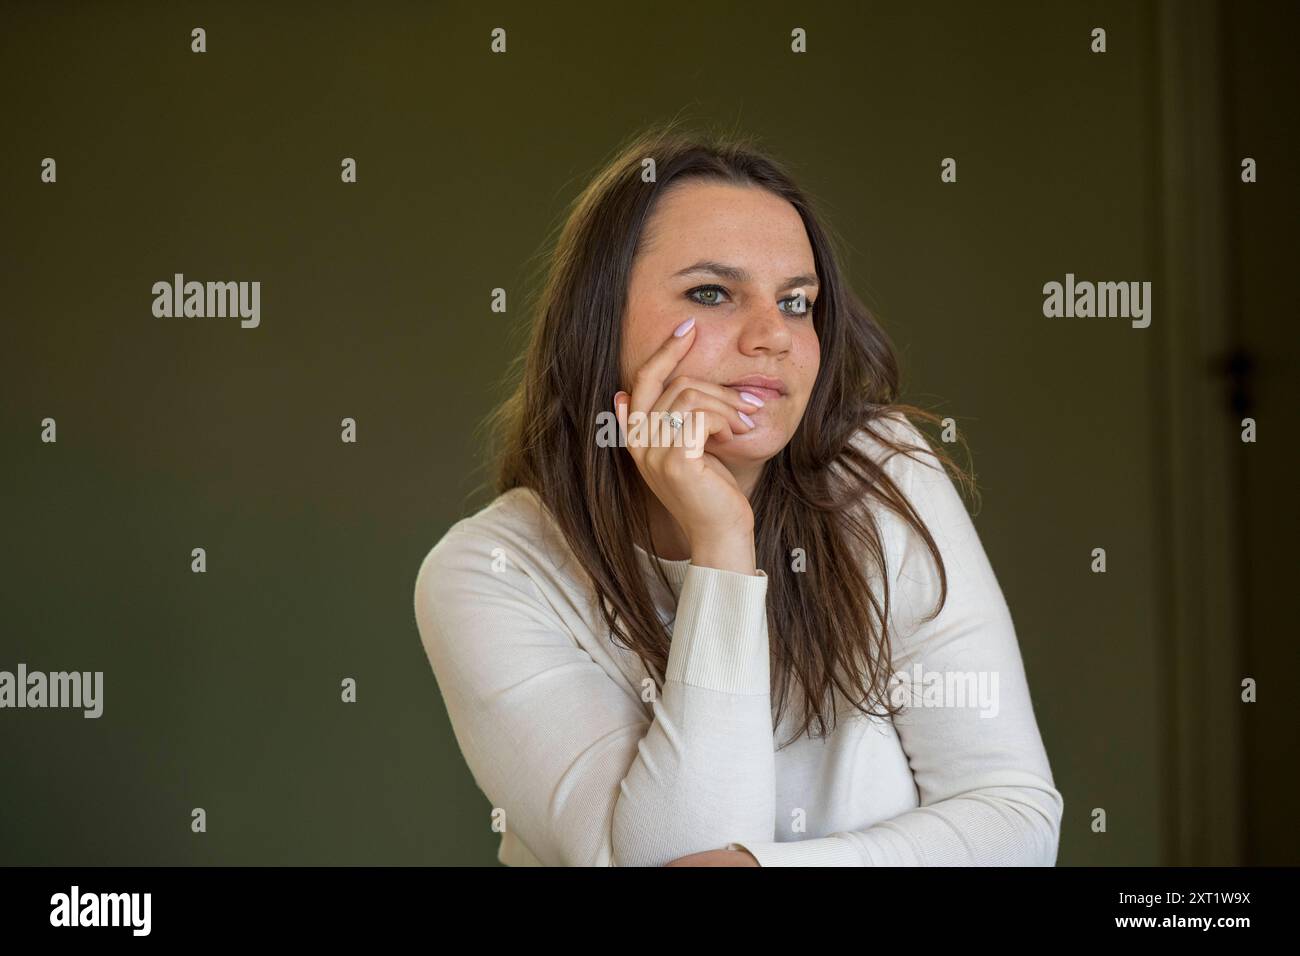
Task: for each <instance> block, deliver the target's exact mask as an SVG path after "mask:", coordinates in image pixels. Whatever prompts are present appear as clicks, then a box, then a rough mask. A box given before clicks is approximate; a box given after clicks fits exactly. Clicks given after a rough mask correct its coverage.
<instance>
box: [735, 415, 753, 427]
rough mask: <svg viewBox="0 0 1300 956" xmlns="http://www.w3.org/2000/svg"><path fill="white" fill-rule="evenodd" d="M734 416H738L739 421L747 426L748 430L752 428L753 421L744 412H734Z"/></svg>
mask: <svg viewBox="0 0 1300 956" xmlns="http://www.w3.org/2000/svg"><path fill="white" fill-rule="evenodd" d="M736 414H737V415H739V416H740V420H741V421H742V422H744V423H745V424H746V425H748V426H749V427H750V428H753V427H754V419H752V418H750V417H749V416H748V415H746V414H745V413H744V412H736Z"/></svg>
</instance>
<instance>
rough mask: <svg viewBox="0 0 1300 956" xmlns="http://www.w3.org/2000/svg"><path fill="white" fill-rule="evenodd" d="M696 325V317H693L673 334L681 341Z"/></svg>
mask: <svg viewBox="0 0 1300 956" xmlns="http://www.w3.org/2000/svg"><path fill="white" fill-rule="evenodd" d="M694 324H695V316H691V317H690V318H689V319H687V320H686V321H685V322H683V323H682V324H681V325H679V326H677V328H676V330H675V331H674V332H673V336H674V337H676V338H679V339H680V338H681V337H682V336H683V335H685V334H686V333H687V332H689V331H690V330H691V326H692V325H694Z"/></svg>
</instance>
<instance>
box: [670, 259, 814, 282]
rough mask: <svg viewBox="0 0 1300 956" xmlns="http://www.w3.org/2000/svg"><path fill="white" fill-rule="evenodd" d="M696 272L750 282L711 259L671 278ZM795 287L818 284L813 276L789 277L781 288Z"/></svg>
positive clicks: (736, 270) (739, 271)
mask: <svg viewBox="0 0 1300 956" xmlns="http://www.w3.org/2000/svg"><path fill="white" fill-rule="evenodd" d="M697 272H708V273H711V274H712V275H715V276H719V277H720V278H723V279H729V280H731V281H732V282H741V283H745V282H749V281H750V275H749V273H748V272H746V271H745V270H744V269H742V268H740V267H739V266H729V265H727V264H726V263H723V262H714V261H713V260H711V259H701V260H700V261H699V262H697V263H695V264H694V265H690V266H687V267H686V268H685V269H681V270H679V271H678V272H676V273H674V274H673V278H674V279H676V278H678V277H680V276H686V275H691V274H693V273H697ZM797 285H808V286H819V285H820V283H819V282H818V281H817V277H816V276H815V275H800V276H791V277H790V278H788V279H786V280H785V284H784V285H782V286H781V288H782V289H789V288H791V287H793V286H797Z"/></svg>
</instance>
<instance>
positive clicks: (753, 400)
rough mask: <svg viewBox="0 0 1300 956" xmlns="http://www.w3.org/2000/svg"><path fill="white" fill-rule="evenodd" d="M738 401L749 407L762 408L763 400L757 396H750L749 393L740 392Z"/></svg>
mask: <svg viewBox="0 0 1300 956" xmlns="http://www.w3.org/2000/svg"><path fill="white" fill-rule="evenodd" d="M740 400H741V401H742V402H747V403H749V404H750V405H757V406H758V407H759V408H762V407H763V400H762V399H761V398H759V397H758V396H757V395H750V394H749V392H741V393H740Z"/></svg>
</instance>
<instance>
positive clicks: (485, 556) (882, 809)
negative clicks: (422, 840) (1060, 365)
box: [415, 425, 1064, 866]
mask: <svg viewBox="0 0 1300 956" xmlns="http://www.w3.org/2000/svg"><path fill="white" fill-rule="evenodd" d="M891 427H892V428H894V429H898V428H899V427H900V426H898V425H892V426H891ZM906 428H907V431H906V433H903V432H900V431H897V430H896V431H895V432H894V433H895V434H905V435H906V436H907V437H910V439H911V440H912V441H913V442H917V443H921V442H922V441H923V439H922V438H921V436H920V433H919V432H917V431H916V430H915V429H913V428H912V427H911V426H910V425H909V426H906ZM859 441H863V442H865V443H866V444H865V445H863V446H861V447H866V448H868V449H869V450H872V451H873V454H875V455H876V458H877V460H879V459H880V457H882V456H881V455H880V446H879V445H878V444H876V443H875V442H874V441H873V440H871V439H870V438H868V437H867V433H866V432H862V433H860V435H859ZM927 458H928V461H929V462H930V464H929V465H927V466H922V465H919V464H917V463H916V462H914V461H912V460H911V459H910V458H908V457H906V456H904V455H901V454H899V455H894V456H893V457H892V458H891V459H890V460H889V462H888V464H887V465H886V468H887V469H888V470H889V472H890V474H891V476H892V477H893V478H894V479H895V480H896V481H898V482H899V483H900V487H901V488H902V489H903V490H904V492H905V493H906V494H907V496H908V499H909V500H910V501H911V502H912V505H913V507H914V508H916V509H917V511H918V512H919V514H920V516H921V518H922V519H923V520H924V521H925V523H926V526H927V527H928V528H929V529H930V533H931V534H932V535H934V537H935V541H936V544H937V545H938V546H939V548H940V550H941V551H942V553H943V555H944V558H945V561H946V566H947V571H948V582H949V593H948V601H947V604H946V605H945V607H944V609H943V611H942V612H941V613H940V614H939V615H938V617H937V618H935V619H934V620H932V621H929V622H920V618H921V617H923V616H924V615H926V614H927V613H928V612H929V611H931V610H932V609H933V607H934V602H935V599H936V598H937V596H938V593H939V592H938V588H939V579H938V575H937V573H936V571H935V569H934V565H933V561H932V559H931V558H930V555H929V552H928V549H926V547H925V545H924V542H922V541H921V540H920V538H919V536H917V535H916V533H915V532H914V531H912V530H911V529H910V528H908V527H907V526H906V524H905V523H904V522H902V521H901V520H900V519H899V518H897V516H895V515H893V514H892V513H891V512H888V511H886V510H885V509H883V508H882V507H881V506H879V505H878V504H875V503H872V505H871V507H872V508H873V509H874V510H875V513H876V515H877V518H878V520H879V521H880V522H881V532H882V535H883V540H884V542H885V548H886V557H887V567H888V573H889V575H890V580H891V592H890V594H891V604H892V605H893V606H892V607H891V618H892V620H893V624H892V626H891V632H892V634H891V636H892V640H893V642H894V643H893V671H894V672H895V674H900V675H902V676H905V677H906V678H907V679H908V680H910V681H911V683H912V687H913V693H912V694H911V695H910V696H909V698H908V699H910V700H911V701H912V704H911V706H909V707H908V709H907V710H906V711H904V713H902V714H901V715H899V716H898V717H896V718H894V719H893V720H889V719H880V718H868V717H866V716H865V715H863V714H862V713H861V712H860V711H857V710H855V709H853V708H852V706H851V705H848V704H844V705H843V709H842V710H841V711H840V716H838V718H837V720H838V724H837V726H836V728H835V730H834V731H833V732H832V733H830V734H829V735H828V736H826V737H820V738H818V737H811V736H809V735H808V734H807V733H805V734H804V735H803V736H802V737H800V738H799V739H798V740H797V741H795V742H794V743H791V744H789V745H788V746H786V747H785V748H784V749H782V750H781V751H780V752H775V748H776V746H777V745H779V744H781V743H784V742H785V741H786V740H788V739H789V737H790V734H791V732H792V731H793V729H794V726H796V725H793V724H791V723H790V721H791V720H792V719H793V716H794V712H795V711H796V710H797V704H798V703H799V701H800V697H799V695H798V693H797V685H794V688H795V690H796V693H794V694H792V696H791V699H790V702H789V703H787V709H786V713H785V714H784V715H783V721H782V724H781V726H780V727H778V728H776V730H775V731H774V730H773V726H772V721H773V717H774V715H775V705H774V701H773V700H772V694H771V684H770V679H769V661H768V653H769V651H768V634H767V617H766V610H765V601H766V595H767V583H768V582H767V575H766V574H765V573H764V572H763V571H761V570H760V571H759V573H758V574H757V575H752V576H751V575H745V574H737V573H735V572H731V571H722V570H718V569H713V568H703V567H696V566H694V565H692V564H690V562H689V561H685V560H683V561H664V560H662V559H659V558H657V557H651V556H650V555H648V554H647V553H646V552H645V551H643V550H642V549H640V548H639V547H638V548H636V551H637V555H638V558H639V559H640V561H641V562H642V566H643V569H644V571H645V573H646V575H647V579H648V580H649V581H650V582H651V583H650V587H651V593H652V594H653V595H654V596H655V600H656V602H657V603H658V605H659V607H660V612H661V615H662V616H663V617H664V619H665V620H666V621H668V620H670V619H671V618H672V614H673V602H672V598H671V595H669V594H667V593H666V592H665V591H664V590H663V586H662V584H661V582H659V581H658V579H657V577H656V576H655V575H654V574H653V572H652V565H651V563H650V562H652V561H658V562H659V563H660V564H661V565H662V566H663V567H664V569H665V570H666V573H667V576H668V579H669V580H670V581H671V582H672V583H673V586H674V587H675V588H677V589H679V591H680V597H679V599H678V600H677V602H676V619H675V621H673V623H672V644H671V649H670V652H669V656H668V669H667V673H666V675H665V678H666V679H665V684H664V687H663V691H662V694H660V695H658V699H657V700H656V699H654V698H655V697H656V690H657V689H656V688H655V687H654V684H653V681H651V679H650V677H649V675H648V673H647V672H646V670H645V668H644V667H643V666H642V664H641V662H640V661H639V659H638V658H637V657H636V655H635V654H633V653H632V652H630V651H627V650H625V649H623V648H621V647H619V646H617V645H616V644H614V643H613V641H612V640H611V639H610V635H609V629H608V627H606V626H605V625H604V623H603V619H602V618H601V616H600V613H599V609H598V608H597V607H596V605H595V603H594V600H593V599H592V597H591V596H590V595H589V593H588V592H587V591H586V590H585V588H584V587H583V585H582V584H581V583H580V582H581V581H582V580H583V575H582V572H581V569H580V568H578V567H577V566H576V565H577V562H576V559H575V558H574V557H573V556H572V554H571V553H570V552H569V551H568V549H567V547H566V546H565V545H564V543H563V538H562V536H561V535H560V533H559V531H558V529H557V528H556V527H555V525H554V524H553V523H551V522H550V521H549V519H548V518H547V517H546V516H545V512H544V511H543V510H542V508H541V505H540V503H539V500H538V499H537V497H536V496H535V495H534V494H533V492H531V491H530V490H526V489H519V488H516V489H514V490H512V491H510V492H507V493H506V494H503V495H501V496H500V497H498V498H497V499H496V500H495V501H493V502H492V503H491V504H490V505H488V506H487V507H486V508H484V509H483V510H481V511H479V512H478V513H477V514H475V515H473V516H471V517H468V518H465V519H463V520H461V521H459V522H457V523H456V524H455V525H453V526H452V527H451V529H450V530H449V531H448V532H447V534H446V536H445V537H444V538H443V539H442V540H441V541H440V542H439V543H438V544H437V545H436V546H435V547H434V548H433V549H432V550H431V551H430V552H429V554H428V555H427V556H426V557H425V559H424V561H423V563H422V564H421V566H420V570H419V574H418V576H417V578H416V583H415V618H416V622H417V625H418V627H419V633H420V637H421V640H422V641H423V644H424V648H425V651H426V653H427V654H428V658H429V662H430V664H431V665H432V667H433V671H434V674H435V676H436V677H437V682H438V686H439V688H440V689H441V691H442V696H443V700H444V702H445V703H446V706H447V713H448V716H449V718H450V721H451V725H452V728H453V731H454V733H455V736H456V740H457V742H458V743H459V745H460V748H461V752H462V753H463V755H464V757H465V761H466V763H467V764H468V765H469V769H470V771H471V772H472V773H473V775H474V780H475V782H476V783H477V784H478V787H479V789H481V790H482V791H483V793H484V794H485V795H486V796H487V798H488V800H489V801H490V803H491V805H492V808H493V813H492V816H491V817H486V816H485V819H484V825H492V826H495V827H496V828H497V830H498V831H500V832H501V833H502V838H501V846H500V850H499V852H498V859H499V860H500V861H501V862H502V863H506V864H510V865H512V866H536V865H545V866H564V865H581V866H641V865H649V866H661V865H663V864H665V863H668V862H670V861H672V860H675V859H677V858H678V857H681V856H686V855H687V854H690V853H695V852H699V851H702V850H709V849H718V848H723V847H732V848H734V847H735V846H744V847H745V848H746V849H748V850H749V851H750V852H751V853H753V854H754V856H755V857H756V858H757V859H758V861H759V863H760V864H762V865H763V866H890V865H1041V866H1052V865H1054V864H1055V862H1056V852H1057V843H1058V839H1059V833H1060V822H1061V813H1062V810H1063V808H1064V801H1063V800H1062V797H1061V794H1060V793H1059V792H1058V791H1057V790H1056V788H1055V786H1054V783H1053V779H1052V773H1051V769H1050V767H1049V765H1048V760H1047V755H1046V753H1045V752H1044V749H1043V744H1042V740H1041V738H1040V736H1039V732H1038V726H1037V724H1036V723H1035V720H1034V714H1033V708H1032V705H1031V702H1030V696H1029V690H1028V687H1027V685H1026V682H1025V675H1024V669H1023V666H1022V663H1021V659H1020V651H1019V647H1018V645H1017V643H1016V636H1015V631H1014V628H1013V625H1012V621H1011V616H1010V613H1009V611H1008V609H1007V605H1006V602H1005V600H1004V599H1003V595H1002V591H1001V588H1000V587H999V585H998V582H997V579H996V578H995V576H994V573H993V570H992V568H991V567H990V566H989V562H988V558H987V557H986V555H985V553H984V549H983V547H982V546H981V544H980V541H979V538H978V536H977V535H976V532H975V528H974V525H973V524H972V522H971V519H970V516H969V514H968V513H967V511H966V508H965V506H964V504H963V503H962V500H961V498H960V497H959V496H958V494H957V491H956V489H955V488H954V487H953V484H952V482H951V480H950V479H949V478H948V476H947V474H946V473H945V472H943V471H942V470H941V469H940V468H939V466H938V463H937V460H936V459H934V458H933V456H932V455H929V456H927ZM634 547H635V546H634ZM807 560H808V561H809V562H812V561H815V560H816V555H815V554H814V553H809V554H808V555H807ZM782 573H786V572H784V571H783V572H782ZM936 674H937V675H938V676H937V679H936ZM945 685H947V691H946V692H945ZM904 686H906V685H904ZM960 688H964V689H965V691H966V692H967V693H966V695H965V699H962V697H961V695H960V694H958V693H957V691H958V690H959V689H960ZM981 691H982V692H983V693H981ZM936 705H942V706H936ZM815 727H816V724H814V728H815Z"/></svg>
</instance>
